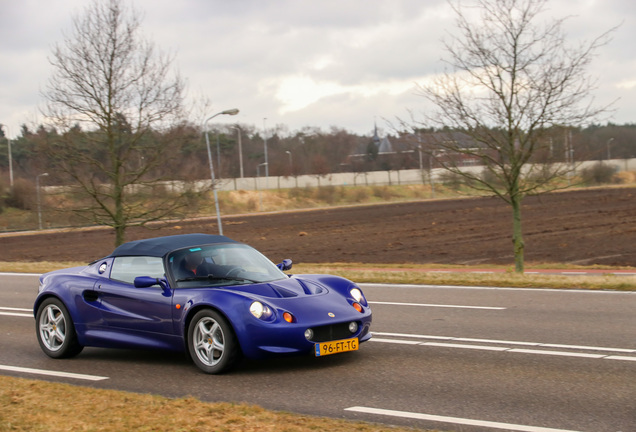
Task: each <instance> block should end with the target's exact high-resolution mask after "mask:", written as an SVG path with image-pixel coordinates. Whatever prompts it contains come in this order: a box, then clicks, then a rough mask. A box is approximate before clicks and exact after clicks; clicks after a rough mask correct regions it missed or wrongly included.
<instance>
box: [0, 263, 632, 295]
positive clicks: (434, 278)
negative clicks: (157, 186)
mask: <svg viewBox="0 0 636 432" xmlns="http://www.w3.org/2000/svg"><path fill="white" fill-rule="evenodd" d="M80 265H86V263H82V262H33V263H31V262H28V263H27V262H0V272H16V273H23V272H26V273H45V272H48V271H51V270H57V269H61V268H65V267H74V266H80ZM530 267H532V268H533V269H539V270H541V269H550V270H555V269H556V270H558V269H559V268H558V267H556V266H555V265H554V264H550V265H541V264H536V265H532V264H529V265H528V268H530ZM491 268H492V269H493V270H494V271H495V272H494V273H475V271H477V270H481V268H479V269H478V268H477V267H470V266H449V265H445V266H441V265H432V264H430V265H429V264H426V265H417V264H362V263H331V264H294V267H293V269H292V273H296V274H302V273H328V274H334V275H337V276H342V277H345V278H347V279H350V280H353V281H356V282H370V283H395V284H432V285H469V286H499V287H517V288H559V289H592V290H617V291H636V276H634V275H631V276H617V275H613V274H611V273H612V272H613V271H615V270H620V269H617V268H613V267H598V266H595V267H581V266H577V267H573V266H567V267H565V266H563V267H562V269H563V270H565V269H567V270H581V271H584V270H605V271H607V273H604V274H598V275H593V276H566V275H547V274H528V273H526V274H517V273H515V272H513V271H512V270H511V269H510V268H508V267H504V266H499V267H497V266H492V267H491ZM623 270H632V271H634V272H636V269H627V268H625V269H623ZM444 271H448V272H444Z"/></svg>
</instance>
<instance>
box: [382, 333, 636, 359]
mask: <svg viewBox="0 0 636 432" xmlns="http://www.w3.org/2000/svg"><path fill="white" fill-rule="evenodd" d="M376 336H385V337H384V338H383V337H379V338H378V337H376ZM387 337H388V338H387ZM395 337H398V338H408V339H409V340H404V339H390V338H395ZM412 339H422V340H423V341H421V342H419V341H415V340H412ZM427 339H428V340H434V341H436V342H430V341H426V340H427ZM371 341H372V342H380V343H393V344H403V345H421V346H433V347H443V348H461V349H473V350H484V351H500V352H509V353H518V354H539V355H551V356H564V357H582V358H591V359H604V360H620V361H636V356H623V355H609V354H598V353H589V352H575V350H577V351H604V352H614V353H628V354H632V353H636V349H632V348H609V347H594V346H581V345H563V344H545V343H540V342H521V341H502V340H494V339H493V340H491V339H472V338H457V337H449V336H431V335H417V334H407V333H385V332H373V338H371ZM439 341H442V342H439ZM457 342H471V343H473V342H474V343H487V344H491V345H511V346H508V347H505V346H488V345H473V344H469V343H457ZM514 345H521V346H531V347H535V348H562V349H569V350H573V351H554V350H545V349H528V348H515V347H514Z"/></svg>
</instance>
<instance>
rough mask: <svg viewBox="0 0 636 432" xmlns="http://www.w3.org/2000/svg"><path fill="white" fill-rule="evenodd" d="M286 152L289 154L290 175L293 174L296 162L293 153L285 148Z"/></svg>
mask: <svg viewBox="0 0 636 432" xmlns="http://www.w3.org/2000/svg"><path fill="white" fill-rule="evenodd" d="M285 153H287V154H288V155H289V175H293V174H294V173H293V171H294V164H293V163H292V154H291V152H290V151H289V150H285Z"/></svg>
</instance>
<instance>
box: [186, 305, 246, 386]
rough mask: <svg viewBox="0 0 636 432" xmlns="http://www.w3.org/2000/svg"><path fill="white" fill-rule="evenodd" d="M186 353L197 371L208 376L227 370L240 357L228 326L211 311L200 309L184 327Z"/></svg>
mask: <svg viewBox="0 0 636 432" xmlns="http://www.w3.org/2000/svg"><path fill="white" fill-rule="evenodd" d="M188 351H189V352H190V356H191V357H192V360H193V361H194V363H195V364H196V365H197V367H199V369H201V370H202V371H204V372H205V373H209V374H218V373H222V372H225V371H227V370H229V369H230V368H231V367H232V366H234V364H235V363H236V361H238V359H239V357H240V353H241V350H240V347H239V344H238V341H237V339H236V336H235V335H234V331H233V329H232V327H231V326H230V324H229V323H228V322H227V320H226V319H225V318H224V317H223V316H222V315H221V314H219V313H218V312H216V311H213V310H211V309H203V310H201V311H199V312H197V313H196V314H195V315H194V317H193V318H192V321H191V322H190V326H189V327H188Z"/></svg>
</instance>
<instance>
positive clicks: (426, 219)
mask: <svg viewBox="0 0 636 432" xmlns="http://www.w3.org/2000/svg"><path fill="white" fill-rule="evenodd" d="M522 218H523V229H524V239H525V243H526V255H525V256H526V261H528V262H535V263H536V262H545V263H570V264H581V265H592V264H604V265H615V266H619V265H620V266H636V247H635V246H634V245H636V188H610V189H584V190H574V191H568V192H559V193H552V194H547V195H543V196H539V197H528V198H526V199H525V200H524V205H523V208H522ZM511 230H512V216H511V210H510V207H509V206H507V205H506V204H505V203H503V201H501V200H500V199H496V198H469V199H454V200H439V201H418V202H408V203H396V204H384V205H369V206H353V207H338V208H325V209H318V210H309V211H297V212H284V213H272V214H253V215H242V216H224V217H223V231H224V234H225V235H227V236H228V237H231V238H233V239H236V240H239V241H242V242H245V243H248V244H250V245H252V246H254V247H255V248H257V249H259V250H260V251H262V252H263V253H265V254H266V255H267V256H268V257H269V258H270V259H272V260H273V261H276V262H278V261H280V260H282V259H283V258H292V259H293V260H294V262H298V263H300V262H311V263H324V262H366V263H439V264H510V265H512V264H513V256H512V242H511ZM192 232H204V233H212V234H215V233H217V232H218V230H217V226H216V218H215V217H210V218H202V219H197V220H192V221H182V222H179V223H173V224H167V225H165V226H162V227H160V228H157V229H152V230H149V229H145V228H130V229H129V230H128V232H127V238H128V240H137V239H141V238H147V237H157V236H162V235H172V234H180V233H192ZM113 242H114V233H113V232H112V231H111V230H107V229H83V230H71V231H67V232H44V233H41V234H38V235H26V234H24V235H11V236H0V245H2V247H0V261H25V260H28V261H36V260H48V261H62V260H79V261H90V260H93V259H97V258H99V257H102V256H105V255H107V254H109V253H110V252H111V251H112V249H113Z"/></svg>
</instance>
